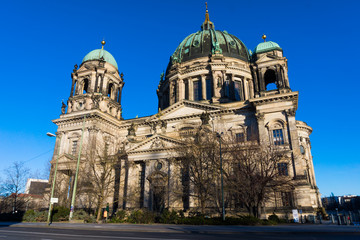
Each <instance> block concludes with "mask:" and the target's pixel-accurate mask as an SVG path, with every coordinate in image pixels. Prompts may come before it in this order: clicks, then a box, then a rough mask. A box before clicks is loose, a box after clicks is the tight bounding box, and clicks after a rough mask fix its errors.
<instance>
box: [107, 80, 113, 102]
mask: <svg viewBox="0 0 360 240" xmlns="http://www.w3.org/2000/svg"><path fill="white" fill-rule="evenodd" d="M113 92H114V84H113V83H110V84H109V87H108V92H107V95H108V97H109V98H111V99H113Z"/></svg>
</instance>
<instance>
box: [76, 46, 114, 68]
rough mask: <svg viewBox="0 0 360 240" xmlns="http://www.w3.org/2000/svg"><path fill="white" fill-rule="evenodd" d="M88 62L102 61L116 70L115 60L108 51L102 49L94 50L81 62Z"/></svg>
mask: <svg viewBox="0 0 360 240" xmlns="http://www.w3.org/2000/svg"><path fill="white" fill-rule="evenodd" d="M90 60H104V61H105V62H107V63H110V64H111V65H113V66H114V67H115V68H116V69H118V65H117V63H116V61H115V58H114V57H113V56H112V55H111V53H109V52H108V51H106V50H104V49H95V50H93V51H91V52H89V53H88V54H86V56H85V57H84V59H83V60H82V62H86V61H90Z"/></svg>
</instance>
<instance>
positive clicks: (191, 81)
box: [188, 78, 194, 100]
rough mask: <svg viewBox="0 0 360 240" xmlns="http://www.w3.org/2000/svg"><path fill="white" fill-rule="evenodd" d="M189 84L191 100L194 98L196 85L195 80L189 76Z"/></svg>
mask: <svg viewBox="0 0 360 240" xmlns="http://www.w3.org/2000/svg"><path fill="white" fill-rule="evenodd" d="M188 86H189V100H194V85H193V80H192V79H191V78H189V80H188Z"/></svg>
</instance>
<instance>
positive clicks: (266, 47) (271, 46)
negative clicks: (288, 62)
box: [254, 41, 282, 53]
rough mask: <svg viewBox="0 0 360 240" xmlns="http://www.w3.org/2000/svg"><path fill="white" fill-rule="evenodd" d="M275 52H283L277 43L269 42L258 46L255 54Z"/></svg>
mask: <svg viewBox="0 0 360 240" xmlns="http://www.w3.org/2000/svg"><path fill="white" fill-rule="evenodd" d="M273 50H279V51H282V49H281V47H280V46H279V44H277V43H276V42H272V41H268V42H262V43H260V44H259V45H257V46H256V48H255V50H254V53H264V52H270V51H273Z"/></svg>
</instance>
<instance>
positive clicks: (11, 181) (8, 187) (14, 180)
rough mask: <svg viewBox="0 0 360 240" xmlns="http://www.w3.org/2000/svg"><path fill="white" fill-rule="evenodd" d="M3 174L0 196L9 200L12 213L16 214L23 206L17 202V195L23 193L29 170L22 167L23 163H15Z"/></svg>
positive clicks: (20, 201) (22, 202)
mask: <svg viewBox="0 0 360 240" xmlns="http://www.w3.org/2000/svg"><path fill="white" fill-rule="evenodd" d="M4 173H5V176H6V179H5V180H4V182H3V183H2V184H1V195H3V196H7V197H10V198H11V200H12V211H13V212H16V211H17V210H19V209H20V208H21V207H22V206H23V205H24V201H22V200H19V195H20V194H21V193H23V192H24V191H25V185H26V181H27V179H28V176H29V169H28V168H26V167H25V166H24V163H23V162H18V161H16V162H13V163H12V165H11V166H10V167H9V168H8V169H6V170H4Z"/></svg>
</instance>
